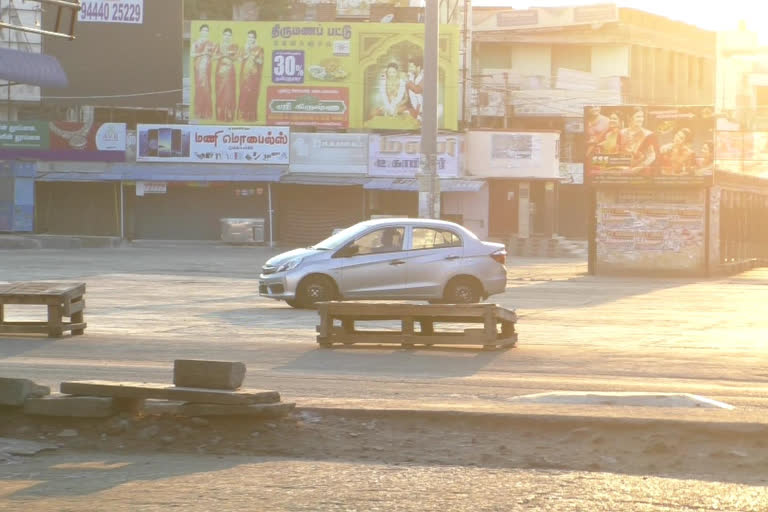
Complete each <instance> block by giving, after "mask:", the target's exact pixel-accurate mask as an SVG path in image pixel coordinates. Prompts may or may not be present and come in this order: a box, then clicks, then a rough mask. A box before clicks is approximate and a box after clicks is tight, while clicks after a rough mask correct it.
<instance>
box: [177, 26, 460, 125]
mask: <svg viewBox="0 0 768 512" xmlns="http://www.w3.org/2000/svg"><path fill="white" fill-rule="evenodd" d="M191 34H192V36H191V39H192V40H191V44H190V56H189V58H190V78H191V80H190V82H191V87H190V89H191V90H190V92H191V98H190V112H189V116H190V122H191V123H197V124H254V125H272V126H275V125H291V126H316V127H324V128H334V129H347V128H351V129H370V130H417V129H419V128H420V127H421V108H422V104H423V94H422V87H423V79H424V72H423V65H422V64H423V63H422V55H423V53H424V25H423V24H420V23H337V22H330V23H312V22H295V23H293V22H251V21H207V20H205V21H203V20H198V21H193V22H192V24H191ZM439 55H440V57H439V58H440V61H439V85H438V89H439V93H438V94H439V97H438V117H439V119H438V126H439V127H440V128H442V129H446V130H455V129H457V124H458V123H457V121H458V104H459V101H458V100H459V31H458V27H456V26H452V25H442V26H441V27H440V51H439Z"/></svg>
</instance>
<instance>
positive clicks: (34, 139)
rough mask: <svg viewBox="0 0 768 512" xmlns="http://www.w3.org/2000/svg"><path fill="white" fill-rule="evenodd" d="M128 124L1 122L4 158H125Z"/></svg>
mask: <svg viewBox="0 0 768 512" xmlns="http://www.w3.org/2000/svg"><path fill="white" fill-rule="evenodd" d="M125 140H126V130H125V124H124V123H96V122H94V121H93V120H92V119H90V120H88V121H86V122H84V123H73V122H67V121H51V122H46V121H19V122H0V159H17V158H33V159H37V160H69V161H96V162H124V161H125V146H126V144H125Z"/></svg>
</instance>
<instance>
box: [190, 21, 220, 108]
mask: <svg viewBox="0 0 768 512" xmlns="http://www.w3.org/2000/svg"><path fill="white" fill-rule="evenodd" d="M209 32H210V28H209V27H208V25H206V24H203V25H201V26H200V29H199V30H198V36H197V41H195V43H194V44H193V45H192V59H193V63H194V64H193V71H194V75H195V76H194V79H195V117H197V118H199V119H210V117H211V116H212V115H213V100H212V94H211V92H212V91H211V68H212V61H213V54H214V52H215V51H216V43H214V42H213V41H211V40H210V39H208V34H209Z"/></svg>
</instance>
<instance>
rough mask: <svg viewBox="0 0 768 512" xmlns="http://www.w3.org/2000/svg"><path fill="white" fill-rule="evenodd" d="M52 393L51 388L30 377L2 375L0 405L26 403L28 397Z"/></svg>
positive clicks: (0, 378)
mask: <svg viewBox="0 0 768 512" xmlns="http://www.w3.org/2000/svg"><path fill="white" fill-rule="evenodd" d="M50 393H51V388H49V387H48V386H41V385H38V384H35V383H34V382H32V381H31V380H29V379H13V378H8V377H0V405H19V406H20V405H24V402H25V401H26V400H27V399H28V398H40V397H43V396H46V395H49V394H50Z"/></svg>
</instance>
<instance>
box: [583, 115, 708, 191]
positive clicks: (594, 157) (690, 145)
mask: <svg viewBox="0 0 768 512" xmlns="http://www.w3.org/2000/svg"><path fill="white" fill-rule="evenodd" d="M584 136H585V139H586V140H585V142H586V144H585V147H586V154H585V158H584V165H585V169H584V171H585V180H586V182H587V183H591V184H594V185H614V184H615V185H619V184H621V185H631V184H639V185H651V184H656V185H709V184H711V183H712V181H713V173H714V153H715V152H714V139H715V117H714V115H713V109H712V107H674V106H670V107H667V106H653V107H651V106H608V107H606V106H589V107H585V109H584Z"/></svg>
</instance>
